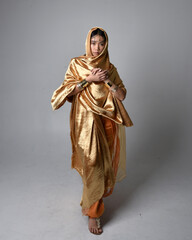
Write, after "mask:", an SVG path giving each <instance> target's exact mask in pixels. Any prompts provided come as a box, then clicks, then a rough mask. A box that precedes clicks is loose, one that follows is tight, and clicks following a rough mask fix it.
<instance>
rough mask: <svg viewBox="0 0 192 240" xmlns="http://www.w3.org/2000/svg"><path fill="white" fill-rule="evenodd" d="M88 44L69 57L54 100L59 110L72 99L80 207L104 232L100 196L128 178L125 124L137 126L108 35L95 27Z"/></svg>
mask: <svg viewBox="0 0 192 240" xmlns="http://www.w3.org/2000/svg"><path fill="white" fill-rule="evenodd" d="M85 45H86V54H85V55H83V56H80V57H77V58H73V59H72V60H71V62H70V64H69V67H68V70H67V72H66V74H65V79H64V82H63V83H62V84H61V86H60V87H59V88H58V89H57V90H55V92H54V93H53V96H52V100H51V104H52V108H53V110H55V109H58V108H60V107H61V106H62V105H63V104H64V103H65V101H66V100H68V101H69V102H71V103H72V106H71V114H70V133H71V142H72V168H75V169H76V170H77V171H78V172H79V174H80V175H81V177H82V181H83V194H82V199H81V203H80V205H81V206H82V213H83V215H86V216H88V219H89V230H90V232H91V233H94V234H101V233H102V231H103V230H102V228H101V226H100V217H101V216H102V214H103V212H104V203H103V200H102V198H103V197H106V196H109V195H110V194H111V193H112V191H113V188H114V185H115V182H117V181H120V180H122V179H123V178H124V177H125V160H126V156H125V149H126V146H125V129H124V126H132V125H133V124H132V121H131V119H130V118H129V115H128V114H127V112H126V110H125V108H124V106H123V104H122V102H121V101H122V100H124V98H125V96H126V89H125V87H124V85H123V82H122V80H121V79H120V77H119V75H118V73H117V70H116V68H115V67H114V65H113V64H111V63H110V61H109V55H108V36H107V33H106V32H105V31H104V30H103V29H102V28H98V27H95V28H92V29H91V30H90V31H89V33H88V35H87V39H86V44H85Z"/></svg>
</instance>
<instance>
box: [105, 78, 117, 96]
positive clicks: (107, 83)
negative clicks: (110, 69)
mask: <svg viewBox="0 0 192 240" xmlns="http://www.w3.org/2000/svg"><path fill="white" fill-rule="evenodd" d="M104 82H105V85H106V86H107V87H108V88H109V90H110V91H112V92H113V93H115V92H116V91H117V89H118V86H116V85H115V84H114V83H113V82H111V80H110V79H106V80H105V81H104Z"/></svg>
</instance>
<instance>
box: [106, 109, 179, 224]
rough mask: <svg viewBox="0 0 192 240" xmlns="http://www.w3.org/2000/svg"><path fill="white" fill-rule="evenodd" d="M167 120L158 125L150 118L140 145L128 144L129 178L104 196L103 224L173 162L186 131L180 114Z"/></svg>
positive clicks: (111, 218) (124, 207)
mask: <svg viewBox="0 0 192 240" xmlns="http://www.w3.org/2000/svg"><path fill="white" fill-rule="evenodd" d="M162 111H163V109H162ZM167 119H168V120H167ZM167 119H166V121H164V122H163V121H162V122H161V124H159V122H158V126H156V125H155V123H154V122H153V123H152V122H151V123H150V121H148V122H149V124H151V125H150V126H151V131H149V132H148V134H146V135H145V137H144V136H140V138H139V140H138V144H137V146H134V147H132V148H131V146H129V153H128V154H127V158H128V160H127V169H128V171H127V177H126V178H125V179H124V180H123V181H122V182H121V183H117V184H116V187H115V189H114V192H113V194H112V195H111V196H110V197H108V198H106V199H104V202H105V213H104V215H103V216H102V220H103V224H104V225H105V224H107V223H108V222H110V221H112V220H113V219H114V218H115V217H116V216H117V215H118V212H121V211H123V209H127V208H128V205H129V202H130V200H131V199H132V198H133V197H134V194H135V192H136V191H138V190H139V189H140V188H142V185H143V184H144V183H145V182H146V181H148V180H149V178H151V177H152V175H153V174H155V172H156V171H158V169H159V168H160V167H161V165H163V164H164V162H165V161H170V160H171V159H172V158H171V156H172V153H173V152H174V151H176V150H178V148H179V145H180V139H181V138H182V134H183V132H182V126H181V123H180V122H179V117H178V118H177V117H176V116H175V115H174V116H173V115H172V113H170V116H167ZM133 128H134V126H133ZM141 139H142V140H141ZM126 211H127V210H126Z"/></svg>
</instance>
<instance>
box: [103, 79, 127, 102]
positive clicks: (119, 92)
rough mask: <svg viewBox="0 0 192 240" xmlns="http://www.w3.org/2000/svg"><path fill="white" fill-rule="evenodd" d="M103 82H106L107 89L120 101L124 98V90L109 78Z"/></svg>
mask: <svg viewBox="0 0 192 240" xmlns="http://www.w3.org/2000/svg"><path fill="white" fill-rule="evenodd" d="M104 82H105V84H107V86H108V88H109V91H111V92H112V93H113V95H114V96H115V97H116V98H118V99H119V100H121V101H123V100H124V99H125V97H126V92H125V91H124V90H123V89H121V88H119V87H118V86H116V85H115V84H114V83H113V82H112V81H111V80H110V79H107V80H105V81H104Z"/></svg>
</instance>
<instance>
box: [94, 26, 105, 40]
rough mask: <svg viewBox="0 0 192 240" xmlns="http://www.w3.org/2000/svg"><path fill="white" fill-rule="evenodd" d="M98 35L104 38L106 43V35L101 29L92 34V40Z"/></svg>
mask: <svg viewBox="0 0 192 240" xmlns="http://www.w3.org/2000/svg"><path fill="white" fill-rule="evenodd" d="M96 35H99V36H101V37H103V38H104V40H105V41H106V37H105V33H104V32H103V31H102V30H101V29H99V28H97V29H95V30H94V31H93V32H92V33H91V38H92V37H94V36H96Z"/></svg>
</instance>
